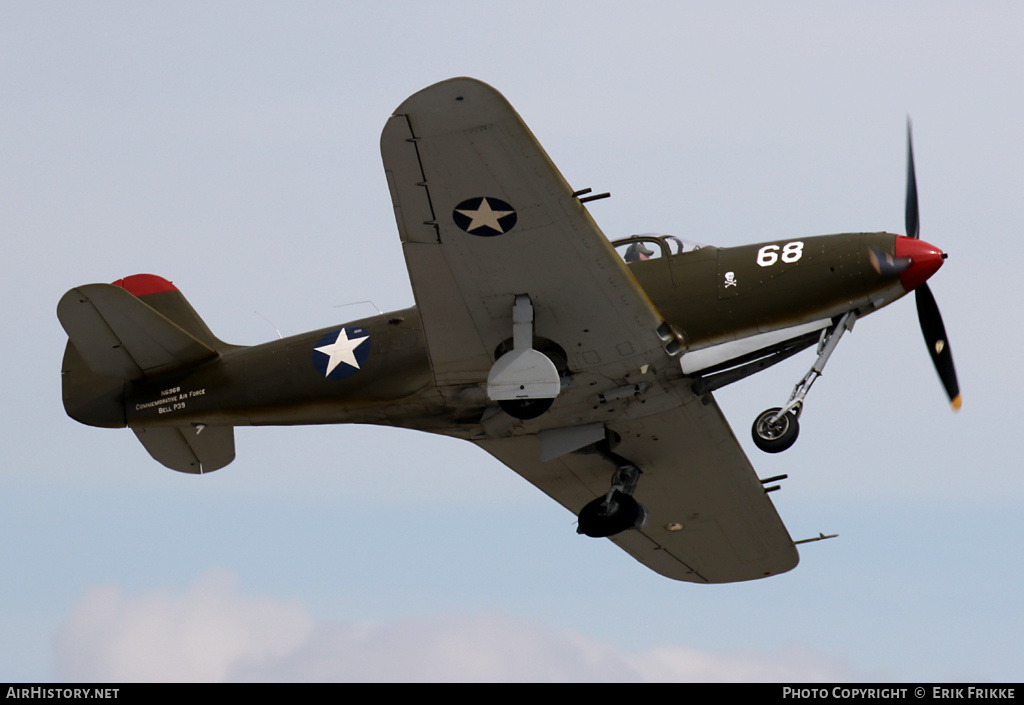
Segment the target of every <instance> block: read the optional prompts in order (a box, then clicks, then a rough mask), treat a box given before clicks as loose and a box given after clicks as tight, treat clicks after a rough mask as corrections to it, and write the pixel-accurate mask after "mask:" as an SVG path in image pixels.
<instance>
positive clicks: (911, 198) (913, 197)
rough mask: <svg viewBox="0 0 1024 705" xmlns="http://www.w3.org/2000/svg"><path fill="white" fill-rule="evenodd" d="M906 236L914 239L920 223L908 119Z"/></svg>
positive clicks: (912, 142) (919, 232)
mask: <svg viewBox="0 0 1024 705" xmlns="http://www.w3.org/2000/svg"><path fill="white" fill-rule="evenodd" d="M906 225H907V237H912V238H914V239H915V240H916V239H918V237H919V236H920V234H921V223H920V221H919V220H918V214H917V177H916V176H915V175H914V141H913V139H912V138H911V135H910V120H909V118H908V119H907V208H906Z"/></svg>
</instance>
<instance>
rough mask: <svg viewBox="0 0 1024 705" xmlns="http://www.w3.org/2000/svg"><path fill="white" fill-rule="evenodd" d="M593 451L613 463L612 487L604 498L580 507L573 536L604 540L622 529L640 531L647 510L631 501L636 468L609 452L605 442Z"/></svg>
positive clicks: (619, 456) (645, 519) (635, 482)
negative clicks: (577, 524) (582, 535)
mask: <svg viewBox="0 0 1024 705" xmlns="http://www.w3.org/2000/svg"><path fill="white" fill-rule="evenodd" d="M596 449H597V452H598V453H599V454H600V455H601V457H603V458H604V459H605V460H608V461H609V462H611V463H614V464H615V473H614V474H613V475H612V486H611V488H610V489H609V490H608V493H607V494H606V495H605V496H604V497H598V498H597V499H595V500H593V501H591V502H588V503H587V505H586V506H585V507H583V509H582V510H581V511H580V514H579V526H577V528H576V533H578V534H585V535H586V536H590V537H593V538H605V537H608V536H614V535H615V534H618V533H620V532H623V531H625V530H626V529H641V528H643V526H644V524H646V523H647V510H646V509H644V506H643V505H642V504H640V503H639V502H637V501H636V500H635V499H634V498H633V492H635V491H636V485H637V482H639V480H640V475H641V470H640V468H638V467H637V466H636V465H634V464H633V463H631V462H630V461H629V460H627V459H626V458H623V457H622V456H621V455H618V454H617V453H613V452H612V451H611V450H610V448H609V444H608V442H607V441H601V442H600V443H598V444H597V446H596Z"/></svg>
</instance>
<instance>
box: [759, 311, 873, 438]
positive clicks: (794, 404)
mask: <svg viewBox="0 0 1024 705" xmlns="http://www.w3.org/2000/svg"><path fill="white" fill-rule="evenodd" d="M856 320H857V314H856V313H855V312H854V311H848V312H846V313H844V314H843V316H842V317H841V318H840V319H839V320H838V321H837V322H836V323H835V324H834V325H832V326H830V327H828V328H826V329H825V330H823V331H822V332H821V339H820V340H819V341H818V357H817V359H815V361H814V364H813V365H812V366H811V369H810V370H809V371H808V372H807V374H806V375H804V378H803V379H802V380H800V381H799V382H797V384H796V386H795V387H793V393H792V394H791V395H790V397H789V403H788V404H786V405H785V406H783V407H778V406H776V407H774V408H772V409H768V410H767V411H762V412H761V414H760V415H759V416H758V417H757V418H756V419H754V425H753V427H752V428H751V429H750V431H751V436H753V439H754V445H756V446H757V447H758V448H760V449H761V450H763V451H764V452H765V453H781V452H782V451H784V450H788V449H789V448H790V447H791V446H792V445H793V444H794V443H796V438H797V436H798V435H800V423H799V421H798V419H799V418H800V413H801V412H802V411H803V408H804V397H806V396H807V392H809V391H811V385H813V384H814V382H815V380H817V379H818V377H820V376H821V373H822V372H823V371H824V369H825V364H826V363H827V362H828V358H829V356H831V355H832V351H833V350H835V349H836V346H837V345H838V344H839V340H840V339H841V338H842V337H843V333H845V332H846V331H848V330H853V324H854V322H856Z"/></svg>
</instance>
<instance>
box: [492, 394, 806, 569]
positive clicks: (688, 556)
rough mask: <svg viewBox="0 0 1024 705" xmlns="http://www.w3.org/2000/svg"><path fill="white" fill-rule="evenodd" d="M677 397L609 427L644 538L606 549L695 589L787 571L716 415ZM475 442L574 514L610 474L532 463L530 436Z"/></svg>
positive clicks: (595, 462) (575, 460) (621, 538)
mask: <svg viewBox="0 0 1024 705" xmlns="http://www.w3.org/2000/svg"><path fill="white" fill-rule="evenodd" d="M680 396H681V397H682V398H681V401H682V402H683V403H681V404H680V405H679V406H677V407H676V408H673V409H669V410H665V411H661V412H657V413H654V414H651V415H649V416H644V417H642V418H636V419H631V420H629V421H624V422H619V423H609V424H608V428H609V429H610V430H612V431H614V432H616V433H617V434H618V435H619V436H620V437H621V439H622V440H621V443H620V444H619V445H618V446H617V447H616V448H615V452H616V453H620V454H621V455H623V456H625V457H627V458H629V459H630V460H631V461H633V462H635V463H636V464H637V465H638V466H639V467H640V468H641V469H642V471H643V475H642V476H641V478H640V482H639V484H638V486H637V490H636V493H635V495H634V496H635V497H636V499H637V500H638V501H639V502H640V503H641V504H643V505H644V506H645V507H646V508H647V512H648V519H647V524H646V526H645V527H644V528H643V529H636V530H634V529H630V530H627V531H623V532H621V533H619V534H616V535H615V536H612V537H611V541H613V542H614V543H615V544H616V545H618V546H619V547H620V548H622V549H623V550H625V551H626V552H627V553H629V554H630V555H631V556H633V558H635V559H636V560H638V561H640V562H641V563H643V564H644V565H645V566H647V567H648V568H651V569H652V570H654V571H656V572H658V573H660V574H662V575H664V576H666V577H668V578H672V579H674V580H685V581H688V582H694V583H729V582H736V581H741V580H754V579H757V578H763V577H767V576H769V575H777V574H779V573H784V572H786V571H788V570H791V569H792V568H794V567H796V565H797V563H798V562H799V560H800V556H799V554H798V553H797V550H796V546H795V545H794V543H793V539H792V538H790V535H789V532H788V531H787V530H786V527H785V525H784V524H783V523H782V519H780V518H779V515H778V512H777V511H776V510H775V505H774V504H772V502H771V500H770V499H769V497H768V495H767V494H766V493H765V491H764V487H763V486H762V485H761V483H760V481H759V480H758V479H757V475H756V474H755V473H754V469H753V468H752V467H751V465H750V461H748V460H747V457H746V455H745V454H744V452H743V450H742V449H741V448H740V445H739V443H738V442H737V441H736V438H735V436H733V434H732V431H731V430H730V429H729V425H728V423H727V422H726V420H725V418H724V417H723V416H722V412H721V411H720V410H719V408H718V405H717V404H716V403H715V402H714V401H713V400H710V399H707V401H708V402H709V403H707V404H705V403H704V401H702V400H701V399H698V398H697V397H695V396H694V395H693V394H691V393H689V390H685V391H682V392H680ZM687 397H688V398H687ZM474 442H475V443H476V444H477V445H479V446H480V447H481V448H483V449H484V450H486V451H487V452H489V453H490V454H491V455H493V456H495V457H496V458H498V459H499V460H501V461H502V462H503V463H505V464H506V465H508V466H509V467H510V468H512V469H513V470H515V471H516V472H517V473H519V474H520V475H522V476H523V477H524V478H526V479H527V480H529V481H530V482H531V483H533V484H534V485H536V486H537V487H538V488H540V489H541V490H543V491H544V492H545V493H547V494H548V495H549V496H550V497H551V498H552V499H554V500H555V501H557V502H558V503H559V504H561V505H562V506H564V507H565V508H566V509H568V510H569V511H570V512H572V513H573V514H576V513H577V512H578V511H579V510H580V509H581V508H582V507H583V506H584V505H585V504H586V503H587V502H589V501H591V500H592V499H594V498H596V497H599V496H602V495H604V494H605V493H606V492H607V491H608V477H609V474H610V471H609V464H608V462H607V461H605V460H603V459H602V458H600V457H599V456H598V455H596V454H581V453H569V454H567V455H563V456H561V457H558V458H555V459H553V460H548V461H547V462H541V460H540V459H539V456H540V448H539V445H540V444H539V441H538V437H537V436H536V435H530V436H519V437H512V438H493V439H485V440H477V441H474Z"/></svg>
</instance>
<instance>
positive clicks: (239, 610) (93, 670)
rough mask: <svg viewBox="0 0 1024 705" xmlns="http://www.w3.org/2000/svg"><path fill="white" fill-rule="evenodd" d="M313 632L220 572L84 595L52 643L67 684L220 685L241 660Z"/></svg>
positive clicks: (290, 611) (297, 613)
mask: <svg viewBox="0 0 1024 705" xmlns="http://www.w3.org/2000/svg"><path fill="white" fill-rule="evenodd" d="M312 629H313V624H312V622H311V621H310V619H309V617H308V616H307V615H306V611H305V610H304V609H303V608H302V607H301V606H300V605H297V604H289V603H285V602H282V601H278V600H273V599H268V598H256V597H247V596H242V595H239V594H238V591H237V589H236V587H235V579H234V577H233V576H232V575H230V574H229V573H226V572H224V571H213V572H209V573H206V574H204V575H202V576H200V577H199V578H198V579H197V580H196V581H195V582H194V583H193V584H192V585H191V586H190V587H189V589H188V590H186V591H184V592H176V591H173V590H167V589H163V590H157V591H154V592H150V593H147V594H142V595H126V594H124V592H122V591H121V590H120V589H119V588H116V587H97V588H92V589H90V590H88V591H87V592H86V593H85V595H84V596H83V597H82V599H80V600H79V601H78V604H76V605H75V607H74V608H73V609H72V611H71V614H70V616H69V617H68V618H67V620H66V621H65V623H64V624H63V625H62V626H61V628H60V630H59V632H58V634H57V638H56V640H55V650H56V663H57V677H58V678H59V679H61V680H69V681H112V682H124V681H223V680H225V679H227V677H228V673H229V669H230V668H231V667H232V666H233V665H234V664H236V663H238V662H239V660H242V659H250V660H251V659H273V658H280V657H283V656H285V655H286V654H288V653H290V652H292V651H294V650H295V649H296V648H298V647H299V646H300V645H301V644H302V643H303V641H304V640H305V639H307V638H308V636H309V634H310V633H311V631H312Z"/></svg>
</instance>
